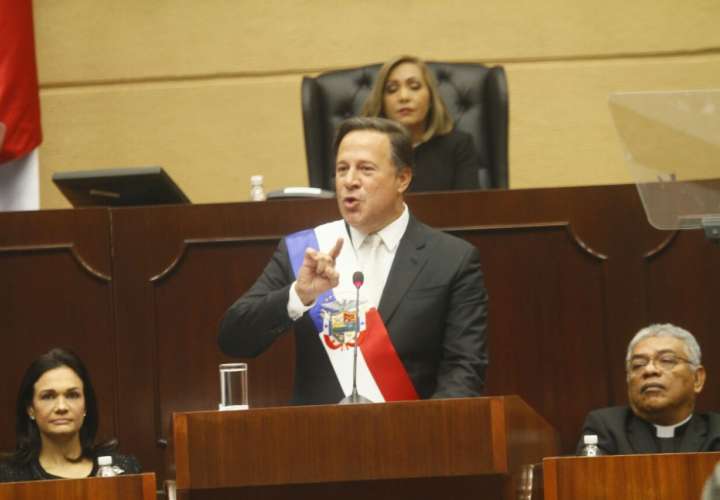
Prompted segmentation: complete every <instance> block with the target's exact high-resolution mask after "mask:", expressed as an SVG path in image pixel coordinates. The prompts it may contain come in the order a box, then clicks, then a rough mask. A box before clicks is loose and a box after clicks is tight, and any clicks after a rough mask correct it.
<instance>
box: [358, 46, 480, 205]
mask: <svg viewBox="0 0 720 500" xmlns="http://www.w3.org/2000/svg"><path fill="white" fill-rule="evenodd" d="M361 114H362V115H363V116H381V117H384V118H389V119H391V120H395V121H397V122H400V123H402V124H403V125H405V127H407V128H408V130H409V131H410V133H411V135H412V138H413V145H414V148H415V169H414V171H413V180H412V183H411V184H410V191H440V190H451V189H477V188H478V187H480V186H479V177H480V175H481V170H482V169H483V168H484V167H483V165H481V163H480V156H479V155H478V154H477V150H476V149H475V145H474V144H473V139H472V137H471V136H470V135H469V134H466V133H465V132H462V131H460V130H456V129H454V128H453V121H452V118H451V117H450V114H449V113H448V111H447V107H446V106H445V103H444V102H443V100H442V98H441V97H440V94H439V92H438V89H437V83H436V81H435V77H434V76H433V75H432V73H431V72H430V70H429V69H428V67H427V65H426V64H425V63H424V62H423V61H422V60H420V59H418V58H417V57H413V56H402V57H398V58H395V59H393V60H391V61H388V62H387V63H385V64H384V65H383V67H382V68H380V71H379V72H378V76H377V78H376V80H375V83H374V85H373V88H372V90H371V92H370V95H369V97H368V99H367V101H366V102H365V104H364V106H363V109H362V113H361Z"/></svg>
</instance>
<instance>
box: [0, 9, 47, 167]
mask: <svg viewBox="0 0 720 500" xmlns="http://www.w3.org/2000/svg"><path fill="white" fill-rule="evenodd" d="M0 33H1V34H2V35H0V122H2V123H3V125H4V126H5V127H4V128H5V138H4V140H3V143H2V147H1V148H0V164H2V163H5V162H7V161H9V160H14V159H17V158H20V157H22V156H25V155H27V154H28V153H30V152H31V151H32V150H33V149H35V148H36V147H38V146H39V145H40V142H41V141H42V131H41V128H40V99H39V95H38V78H37V65H36V63H35V36H34V31H33V15H32V1H31V0H0Z"/></svg>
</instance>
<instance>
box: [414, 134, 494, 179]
mask: <svg viewBox="0 0 720 500" xmlns="http://www.w3.org/2000/svg"><path fill="white" fill-rule="evenodd" d="M414 156H415V166H414V167H413V178H412V182H411V183H410V189H409V190H410V191H449V190H452V189H478V188H488V187H489V185H488V184H489V179H490V177H489V173H488V171H487V167H486V166H485V165H482V164H481V160H480V155H479V154H478V153H477V150H476V149H475V145H474V143H473V138H472V137H471V136H470V134H467V133H465V132H462V131H461V130H457V129H453V130H452V131H450V132H449V133H448V134H445V135H436V136H435V137H433V138H432V139H430V140H429V141H427V142H423V143H422V144H420V145H418V146H417V147H416V148H415V153H414ZM480 177H482V178H483V179H484V181H483V182H484V184H485V185H482V186H481V185H480V184H479V178H480Z"/></svg>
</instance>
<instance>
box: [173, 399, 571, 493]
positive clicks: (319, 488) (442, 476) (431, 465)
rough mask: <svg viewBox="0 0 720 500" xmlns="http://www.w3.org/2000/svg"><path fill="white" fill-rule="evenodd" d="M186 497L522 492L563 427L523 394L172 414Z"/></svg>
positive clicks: (554, 446)
mask: <svg viewBox="0 0 720 500" xmlns="http://www.w3.org/2000/svg"><path fill="white" fill-rule="evenodd" d="M173 436H174V443H173V445H174V448H175V472H176V485H177V498H178V499H184V500H187V499H193V500H195V499H203V500H208V499H213V500H216V499H229V498H239V497H242V498H243V499H270V498H272V499H284V498H288V499H290V498H293V499H294V498H313V499H325V498H339V497H341V498H343V499H347V500H351V499H360V498H364V499H366V498H373V500H382V499H394V500H399V499H403V498H408V499H410V498H411V499H413V500H422V499H431V498H432V499H434V500H437V499H438V498H452V499H454V500H455V499H459V500H462V499H470V498H473V499H477V498H479V495H481V493H482V495H489V496H488V497H487V498H498V499H500V498H504V499H508V500H509V499H511V498H512V499H514V498H515V497H516V491H515V489H516V488H517V481H518V480H519V476H520V471H521V468H522V466H523V465H525V464H530V463H536V462H539V461H540V460H541V458H542V457H544V456H548V455H552V454H553V453H556V450H557V436H556V432H555V431H554V430H553V429H552V427H550V425H549V424H548V423H547V422H546V421H545V420H544V419H543V418H542V417H540V416H539V415H538V414H537V413H535V411H533V410H532V409H531V408H530V407H529V406H527V405H526V404H525V403H524V402H523V401H522V400H521V399H520V398H519V397H517V396H503V397H485V398H464V399H447V400H424V401H407V402H396V403H381V404H368V405H342V406H338V405H332V406H330V405H327V406H298V407H280V408H260V409H251V410H247V411H234V412H218V411H206V412H188V413H175V414H174V415H173Z"/></svg>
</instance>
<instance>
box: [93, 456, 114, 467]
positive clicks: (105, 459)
mask: <svg viewBox="0 0 720 500" xmlns="http://www.w3.org/2000/svg"><path fill="white" fill-rule="evenodd" d="M97 462H98V465H99V466H100V467H102V466H103V465H112V457H111V456H109V455H103V456H102V457H98V459H97Z"/></svg>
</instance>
